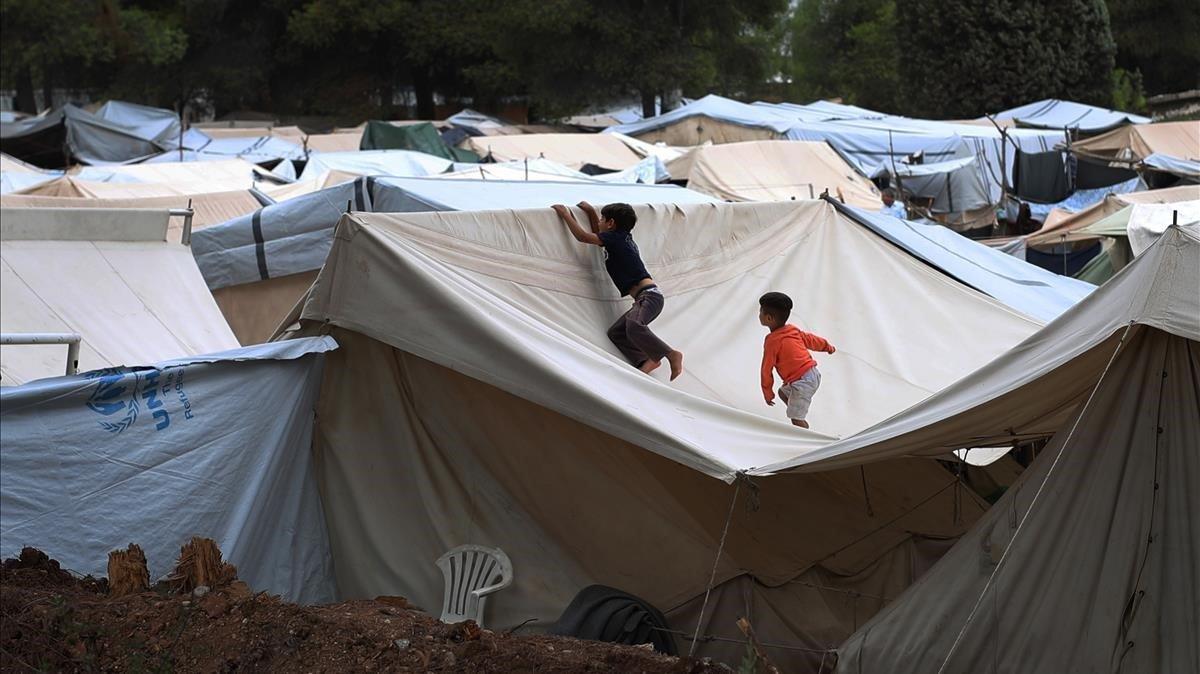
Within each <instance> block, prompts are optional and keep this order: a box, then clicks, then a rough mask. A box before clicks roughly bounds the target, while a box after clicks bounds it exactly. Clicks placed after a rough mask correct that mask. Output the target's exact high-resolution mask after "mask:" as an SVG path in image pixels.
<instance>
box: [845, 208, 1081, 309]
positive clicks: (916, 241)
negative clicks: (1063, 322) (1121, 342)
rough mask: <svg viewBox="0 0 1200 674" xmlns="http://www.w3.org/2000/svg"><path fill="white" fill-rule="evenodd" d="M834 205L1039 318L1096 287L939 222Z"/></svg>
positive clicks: (912, 251)
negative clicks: (896, 216) (1039, 265)
mask: <svg viewBox="0 0 1200 674" xmlns="http://www.w3.org/2000/svg"><path fill="white" fill-rule="evenodd" d="M834 206H835V207H836V208H838V209H839V210H841V211H842V212H843V213H844V214H845V215H846V216H848V217H849V218H850V219H852V220H854V221H855V222H858V223H859V224H861V225H863V226H865V227H867V228H868V229H870V230H871V231H873V232H875V233H876V234H878V235H880V236H882V237H883V238H885V239H887V240H888V241H891V242H892V243H894V244H896V245H897V246H899V247H900V248H903V249H904V250H905V251H907V252H908V253H910V254H911V255H914V256H915V257H917V258H918V259H921V260H924V261H925V262H927V263H929V264H930V265H932V266H933V267H935V268H937V269H940V270H942V271H943V272H945V273H946V274H949V275H950V276H952V277H954V278H956V279H958V280H959V281H961V282H963V283H965V284H967V285H968V286H971V287H972V288H975V289H977V290H979V291H981V292H984V293H986V294H988V295H990V296H992V297H994V298H996V299H997V300H999V301H1000V302H1003V303H1004V304H1006V305H1008V306H1009V307H1011V308H1013V309H1015V310H1017V311H1019V312H1021V313H1023V314H1025V315H1026V316H1030V317H1032V318H1035V319H1037V320H1038V321H1040V322H1042V323H1048V322H1050V321H1052V320H1054V319H1055V318H1057V317H1058V316H1059V315H1060V314H1061V313H1062V312H1064V311H1066V310H1067V309H1070V308H1071V307H1073V306H1075V304H1076V303H1077V302H1078V301H1079V300H1081V299H1083V298H1084V297H1087V295H1088V294H1089V293H1091V292H1092V291H1093V290H1095V287H1094V286H1092V285H1091V284H1089V283H1084V282H1082V281H1077V280H1075V279H1072V278H1067V277H1063V276H1060V275H1058V274H1054V273H1052V272H1048V271H1046V270H1045V269H1042V268H1041V267H1037V266H1035V265H1032V264H1029V263H1027V262H1025V261H1023V260H1020V259H1018V258H1016V257H1013V256H1012V255H1009V254H1007V253H1004V252H1002V251H999V250H995V249H993V248H989V247H988V246H985V245H983V244H981V243H979V242H977V241H972V240H971V239H968V238H966V237H965V236H962V235H961V234H958V233H956V232H954V231H952V230H950V229H947V228H946V227H943V226H941V225H927V224H922V223H919V222H912V221H909V220H901V219H900V218H895V217H892V216H890V215H886V214H883V213H872V212H869V211H864V210H861V209H857V208H853V207H847V206H842V205H841V204H834Z"/></svg>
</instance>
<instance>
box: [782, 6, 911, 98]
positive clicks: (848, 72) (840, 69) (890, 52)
mask: <svg viewBox="0 0 1200 674" xmlns="http://www.w3.org/2000/svg"><path fill="white" fill-rule="evenodd" d="M789 32H790V35H789V36H788V44H789V49H788V59H787V61H786V66H785V72H786V74H787V75H788V76H789V78H790V80H791V82H792V86H791V88H790V89H789V91H788V92H787V95H788V96H789V97H790V98H792V99H794V100H800V101H807V100H812V99H816V98H835V97H836V98H842V99H844V100H846V101H847V102H849V103H853V104H855V105H862V106H865V107H868V108H875V109H878V110H887V111H892V110H896V109H898V107H899V104H900V99H901V96H900V78H899V58H900V48H899V39H898V35H899V31H898V29H897V27H896V3H895V0H802V1H801V3H800V5H799V6H798V7H797V8H796V10H795V12H794V13H793V15H792V17H791V21H790V31H789Z"/></svg>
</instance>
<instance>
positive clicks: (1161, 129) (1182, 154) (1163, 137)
mask: <svg viewBox="0 0 1200 674" xmlns="http://www.w3.org/2000/svg"><path fill="white" fill-rule="evenodd" d="M1071 151H1072V152H1074V153H1075V154H1078V155H1082V156H1085V157H1094V158H1096V159H1104V160H1109V161H1121V162H1127V163H1130V164H1133V163H1137V162H1139V161H1142V160H1143V159H1145V158H1146V157H1149V156H1150V155H1152V154H1165V155H1169V156H1172V157H1178V158H1180V159H1197V158H1200V120H1192V121H1187V122H1157V123H1155V124H1128V125H1126V126H1122V127H1120V128H1117V129H1114V130H1112V131H1109V132H1108V133H1104V134H1101V135H1099V136H1095V137H1092V138H1087V139H1085V140H1081V141H1078V142H1075V143H1071Z"/></svg>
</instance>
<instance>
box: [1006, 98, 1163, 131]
mask: <svg viewBox="0 0 1200 674" xmlns="http://www.w3.org/2000/svg"><path fill="white" fill-rule="evenodd" d="M994 117H995V118H996V119H1011V120H1013V121H1015V122H1016V123H1017V124H1019V125H1020V126H1026V127H1032V128H1038V129H1079V130H1080V131H1082V132H1084V133H1101V132H1104V131H1108V130H1109V129H1112V128H1115V127H1118V126H1122V125H1125V124H1146V123H1149V122H1150V118H1149V117H1142V116H1141V115H1134V114H1131V113H1128V112H1121V111H1119V110H1108V109H1106V108H1099V107H1096V106H1094V105H1087V104H1084V103H1076V102H1074V101H1060V100H1058V99H1054V98H1048V99H1046V100H1044V101H1038V102H1036V103H1028V104H1026V105H1022V106H1019V107H1016V108H1011V109H1009V110H1005V111H1003V112H998V113H996V114H995V115H994Z"/></svg>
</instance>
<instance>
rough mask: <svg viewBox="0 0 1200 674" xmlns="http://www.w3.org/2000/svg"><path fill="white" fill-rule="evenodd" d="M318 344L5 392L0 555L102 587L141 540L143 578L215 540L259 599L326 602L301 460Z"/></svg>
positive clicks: (1, 399) (325, 576)
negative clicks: (112, 561)
mask: <svg viewBox="0 0 1200 674" xmlns="http://www.w3.org/2000/svg"><path fill="white" fill-rule="evenodd" d="M336 347H337V345H336V344H335V343H334V341H333V340H332V339H330V338H328V337H322V338H316V339H308V340H296V341H291V342H287V343H282V344H267V345H262V346H255V347H251V348H245V349H236V350H233V351H226V352H223V353H215V354H207V355H202V356H193V357H189V358H182V359H176V360H171V361H166V362H160V363H156V364H153V365H148V364H142V363H130V364H129V365H130V367H117V368H111V369H105V370H98V371H94V372H88V373H86V374H80V375H75V376H69V377H56V378H53V379H43V380H41V381H37V382H32V383H29V384H26V385H24V386H18V387H13V388H3V389H0V405H2V408H0V409H2V411H0V445H2V446H3V447H4V452H3V453H2V454H0V467H2V469H0V554H3V555H4V557H6V558H8V557H14V556H16V555H17V553H19V552H20V551H21V548H22V546H25V545H30V546H35V547H37V548H39V549H42V550H45V551H47V552H48V553H49V554H51V555H53V556H54V558H55V559H57V560H58V561H59V562H60V563H61V564H62V565H63V567H64V568H68V569H71V570H72V571H74V572H76V573H86V574H91V575H94V576H96V577H102V576H104V575H106V565H107V562H108V553H109V551H111V550H117V549H124V548H125V546H127V545H128V544H129V543H130V541H131V540H132V541H133V542H136V543H137V544H138V545H140V546H141V547H142V549H143V550H144V551H145V553H146V559H147V562H148V566H149V570H150V577H151V580H157V579H159V578H160V577H162V576H164V575H166V574H167V573H168V572H169V571H171V570H172V568H173V567H174V564H175V560H176V558H177V557H178V555H179V546H180V545H181V544H182V543H185V542H186V541H187V540H188V539H189V538H190V537H191V536H194V535H195V536H205V537H209V538H212V539H213V540H215V541H216V542H217V545H218V546H219V547H220V548H221V551H222V552H223V553H224V558H225V559H226V560H229V561H230V562H232V563H233V564H234V565H235V566H237V570H238V577H239V578H241V579H242V580H245V581H246V582H247V583H249V584H250V586H251V587H253V588H254V589H255V590H262V591H266V592H270V593H272V594H279V595H282V596H283V597H284V598H285V599H288V600H290V601H297V602H329V601H333V600H334V599H335V598H336V588H335V585H334V579H333V569H332V560H331V557H330V550H329V535H328V532H327V530H326V527H325V518H324V514H323V513H322V511H321V500H320V494H319V493H318V491H317V482H316V476H315V474H314V471H313V465H312V464H313V461H312V455H311V452H310V451H309V450H310V447H311V443H312V429H313V423H314V421H315V419H314V408H315V406H316V403H317V393H318V389H319V388H320V383H321V366H322V362H323V356H322V353H323V352H325V351H329V350H331V349H334V348H336Z"/></svg>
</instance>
